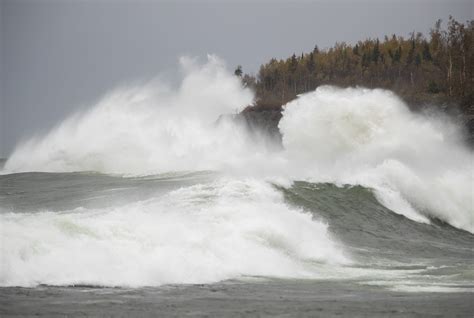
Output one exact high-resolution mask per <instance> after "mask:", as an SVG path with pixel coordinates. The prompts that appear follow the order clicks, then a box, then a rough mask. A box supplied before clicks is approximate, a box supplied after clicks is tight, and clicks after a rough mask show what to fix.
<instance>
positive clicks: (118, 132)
mask: <svg viewBox="0 0 474 318" xmlns="http://www.w3.org/2000/svg"><path fill="white" fill-rule="evenodd" d="M181 64H182V68H183V71H184V77H183V80H182V82H181V84H180V86H179V87H178V88H177V89H173V88H172V87H171V86H169V85H166V84H164V83H163V82H153V83H151V84H147V85H143V86H141V87H127V88H122V89H118V90H116V91H114V92H112V93H110V94H109V95H107V96H106V97H104V98H103V99H102V100H101V101H99V102H98V103H97V105H95V106H94V107H92V108H91V109H90V110H88V111H86V112H83V113H81V114H76V115H74V116H71V117H70V118H68V119H66V120H65V121H63V122H62V123H61V124H60V125H58V126H57V127H56V128H54V129H53V130H51V131H50V132H49V133H48V134H47V135H46V136H40V137H35V138H32V139H31V140H29V141H27V142H25V143H23V144H21V145H19V146H18V147H17V148H16V150H15V151H14V153H13V154H12V155H11V157H10V158H9V160H8V161H7V163H6V165H5V168H4V173H11V172H22V171H52V172H58V171H98V172H102V173H116V174H125V175H130V174H134V175H137V174H138V175H146V174H154V173H160V172H166V171H181V170H218V171H221V172H223V173H228V174H234V175H246V176H251V177H255V178H263V179H271V180H273V181H278V182H283V183H284V182H291V181H292V180H310V181H313V182H332V183H335V184H340V185H342V184H360V185H363V186H366V187H369V188H372V189H374V192H375V194H376V196H377V198H378V199H379V200H380V202H381V203H383V204H384V205H385V206H387V207H388V208H390V209H391V210H393V211H394V212H396V213H399V214H403V215H405V216H406V217H408V218H410V219H412V220H415V221H418V222H427V223H428V222H429V221H430V219H431V218H438V219H441V220H443V221H445V222H448V223H450V224H452V225H453V226H455V227H458V228H461V229H464V230H467V231H470V232H471V233H472V232H474V226H473V215H474V210H473V204H472V198H473V187H472V184H473V181H474V179H473V174H472V160H473V155H472V152H471V151H469V150H468V149H467V148H466V147H464V146H463V145H462V144H461V141H460V140H461V138H460V132H459V130H458V129H457V127H456V125H454V124H453V123H452V122H450V121H449V120H448V119H447V118H443V117H433V116H432V117H427V116H421V115H417V114H413V113H412V112H410V111H409V110H408V108H407V106H406V105H405V104H404V103H403V102H402V101H401V100H400V99H399V98H397V96H395V95H394V94H393V93H391V92H390V91H386V90H379V89H375V90H370V89H364V88H348V89H339V88H335V87H328V86H325V87H320V88H318V89H317V90H316V91H314V92H311V93H308V94H304V95H301V96H299V97H298V98H297V99H296V100H295V101H293V102H290V103H289V104H287V105H286V106H285V110H284V112H283V118H282V120H281V121H280V125H279V128H280V131H281V133H282V136H283V149H281V150H279V151H275V147H267V145H268V142H267V141H265V140H264V136H260V135H255V134H249V133H248V132H247V131H246V130H245V128H244V127H242V126H240V125H239V124H238V123H237V122H234V121H232V120H230V119H229V120H219V121H216V120H217V118H218V117H219V115H221V114H226V113H235V112H237V111H239V110H241V109H242V108H243V107H245V106H246V105H248V104H251V103H252V101H253V98H254V97H253V94H252V92H251V91H250V90H249V89H248V88H245V87H244V86H242V84H241V82H240V80H239V79H238V78H237V77H235V76H233V75H231V74H230V72H228V71H227V70H226V68H225V65H224V63H223V62H222V61H220V60H219V59H218V58H216V57H213V56H211V57H209V60H208V62H207V63H205V64H204V65H199V64H198V63H196V62H194V61H193V60H190V59H182V61H181Z"/></svg>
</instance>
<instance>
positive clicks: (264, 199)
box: [0, 56, 474, 291]
mask: <svg viewBox="0 0 474 318" xmlns="http://www.w3.org/2000/svg"><path fill="white" fill-rule="evenodd" d="M180 68H181V74H182V81H181V82H180V83H179V85H178V86H177V87H176V85H172V84H170V83H167V82H166V81H165V80H163V79H162V78H161V79H155V80H153V81H150V82H148V83H145V84H141V85H129V86H123V87H120V88H118V89H116V90H114V91H112V92H110V93H108V94H106V95H105V96H104V97H103V98H102V99H101V100H99V101H98V102H97V103H96V104H94V105H91V106H90V108H88V109H86V110H83V111H80V112H78V113H76V114H72V115H71V116H70V117H68V118H66V119H65V120H63V121H62V122H61V123H59V124H58V125H57V126H56V127H54V128H52V129H51V130H50V131H49V132H48V133H47V134H45V135H38V136H34V137H32V138H30V139H28V140H25V141H23V142H22V143H20V144H19V145H18V146H17V147H16V148H15V150H14V151H13V153H12V154H11V155H10V156H9V158H8V159H7V161H6V162H5V164H4V167H3V169H2V170H1V175H0V199H1V200H0V229H1V230H0V236H1V237H0V238H1V242H2V244H1V246H0V255H1V270H0V285H1V286H3V287H8V286H24V287H35V286H40V285H53V286H75V285H91V286H128V287H143V286H163V285H167V284H202V283H206V284H209V283H217V282H223V281H228V280H233V279H260V278H278V279H304V280H308V279H309V280H337V279H345V280H357V281H358V282H362V284H364V285H370V286H389V288H391V289H392V290H404V291H409V290H411V289H416V290H418V291H419V290H428V291H453V290H457V291H466V290H467V291H471V290H472V288H471V287H472V286H471V284H472V243H473V236H472V233H474V225H473V218H474V205H473V195H474V193H473V190H474V189H473V184H474V182H473V181H474V174H473V169H472V163H473V153H472V150H470V149H469V148H468V147H467V146H466V145H464V142H463V135H462V130H461V128H460V127H459V126H458V125H457V124H456V123H455V122H454V121H453V120H452V119H450V118H449V117H447V116H444V115H441V114H420V113H413V112H412V111H410V110H409V108H408V106H407V105H406V104H405V103H404V102H403V101H402V100H401V99H400V98H399V97H397V96H396V95H395V94H394V93H392V92H390V91H388V90H382V89H367V88H338V87H332V86H321V87H318V88H317V89H316V90H315V91H313V92H309V93H306V94H302V95H300V96H298V97H297V98H296V99H295V100H293V101H291V102H289V103H288V104H286V105H284V107H283V109H284V110H283V117H282V119H281V120H280V122H279V126H278V128H279V130H280V133H281V143H279V142H276V141H275V138H271V136H267V135H266V134H265V133H264V132H260V131H249V130H248V129H247V127H246V126H245V125H244V124H243V123H242V121H239V120H237V118H238V116H239V115H238V113H239V112H240V111H241V110H243V109H244V108H245V107H246V106H248V105H252V104H253V103H255V100H254V99H255V97H254V93H253V92H252V91H251V90H250V89H249V88H247V87H245V86H244V85H243V84H242V82H241V80H240V78H238V77H236V76H234V75H232V74H231V73H230V72H229V71H228V70H227V68H226V65H225V63H224V62H223V61H222V60H220V59H219V58H218V57H216V56H209V57H208V60H207V62H205V63H199V61H198V60H196V59H192V58H182V59H181V60H180ZM433 277H435V278H433Z"/></svg>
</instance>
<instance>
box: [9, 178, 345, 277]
mask: <svg viewBox="0 0 474 318" xmlns="http://www.w3.org/2000/svg"><path fill="white" fill-rule="evenodd" d="M0 221H1V225H2V231H0V239H1V242H2V244H1V245H0V255H1V272H0V274H1V275H0V285H1V286H35V285H38V284H52V285H74V284H92V285H104V286H158V285H162V284H169V283H211V282H216V281H220V280H225V279H232V278H233V279H235V278H240V277H244V276H266V277H268V276H270V277H292V278H324V277H325V273H324V271H320V269H319V267H318V266H319V265H320V264H327V265H330V266H331V267H337V265H340V264H347V263H349V262H350V260H349V259H348V257H347V256H346V255H345V253H344V251H343V248H342V247H341V246H340V245H339V244H337V243H336V242H335V241H334V240H333V239H331V238H330V235H329V234H328V230H327V225H325V224H323V223H321V222H318V221H316V220H313V219H312V215H310V214H308V213H305V212H304V211H302V210H299V209H296V208H292V207H289V206H287V205H286V204H285V203H284V202H283V198H282V194H281V193H280V192H279V191H277V190H275V189H274V188H273V187H272V186H271V185H269V184H268V183H265V182H262V181H257V180H247V179H242V180H236V179H231V180H229V179H221V180H218V181H215V182H214V183H210V184H201V185H195V186H191V187H187V188H181V189H179V190H175V191H172V192H170V193H168V194H166V195H163V196H159V197H156V198H153V199H150V200H147V201H143V202H135V203H130V204H128V205H126V206H122V207H117V208H106V209H94V210H86V209H78V210H74V211H65V212H62V213H58V212H43V213H34V214H14V213H7V214H1V215H0Z"/></svg>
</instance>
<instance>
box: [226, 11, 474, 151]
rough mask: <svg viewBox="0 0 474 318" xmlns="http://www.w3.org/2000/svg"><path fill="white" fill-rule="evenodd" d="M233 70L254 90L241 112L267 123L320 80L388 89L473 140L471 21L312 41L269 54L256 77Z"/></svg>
mask: <svg viewBox="0 0 474 318" xmlns="http://www.w3.org/2000/svg"><path fill="white" fill-rule="evenodd" d="M234 74H235V75H236V76H239V77H241V79H242V82H243V83H244V85H245V86H247V87H250V88H252V89H253V90H254V91H255V93H256V102H255V105H252V106H248V107H247V108H245V109H244V110H243V111H242V113H241V114H242V115H243V116H245V118H249V117H255V116H254V115H251V114H252V113H258V114H260V116H259V117H261V116H266V115H265V114H267V115H268V116H270V121H271V122H272V123H273V124H272V123H270V126H273V125H274V124H275V122H276V125H278V120H279V115H278V114H280V113H281V110H282V106H283V105H284V104H286V103H288V102H289V101H291V100H293V99H295V98H296V97H297V95H299V94H302V93H306V92H309V91H313V90H315V89H316V87H318V86H321V85H335V86H339V87H349V86H362V87H367V88H383V89H390V90H392V91H393V92H395V93H396V94H397V95H398V96H400V97H401V98H402V99H403V100H405V101H406V102H407V104H408V105H409V106H410V108H411V109H412V110H414V111H422V110H435V111H442V112H444V113H447V114H450V115H452V116H454V117H456V118H457V119H458V120H459V121H460V122H461V123H462V124H463V125H465V127H466V128H467V129H466V130H467V131H466V133H467V139H468V143H469V144H470V145H471V146H473V145H474V20H469V21H466V22H465V23H461V22H458V21H456V20H455V19H454V18H453V17H449V20H448V21H447V24H446V27H445V28H444V27H443V23H442V20H438V21H436V23H435V24H434V26H433V28H432V29H431V30H430V32H429V36H428V37H426V36H425V35H423V34H422V33H420V32H412V33H411V34H410V35H409V37H408V38H404V37H402V36H397V35H395V34H393V35H391V36H385V37H384V39H382V40H380V39H378V38H377V39H370V38H369V39H366V40H363V41H359V42H357V43H356V44H354V45H350V44H346V43H344V42H342V43H336V44H335V45H334V46H333V47H330V48H327V49H324V50H322V49H319V48H318V46H317V45H316V46H315V47H314V49H313V50H312V51H311V52H309V53H301V54H300V55H296V54H293V55H292V56H290V57H288V58H286V59H280V60H277V59H275V58H272V59H271V60H270V61H269V62H267V63H265V64H263V65H262V66H261V67H260V70H259V71H258V73H257V75H256V76H253V75H249V74H244V73H243V70H242V67H241V66H240V65H239V66H237V68H236V69H235V71H234ZM280 117H281V115H280ZM259 121H262V119H261V118H260V119H259ZM263 121H264V120H263ZM272 129H273V128H272Z"/></svg>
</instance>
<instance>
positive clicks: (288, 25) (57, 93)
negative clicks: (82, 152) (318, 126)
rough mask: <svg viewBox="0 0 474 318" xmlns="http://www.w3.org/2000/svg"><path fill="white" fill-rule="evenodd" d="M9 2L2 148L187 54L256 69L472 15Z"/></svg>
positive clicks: (3, 40) (0, 100) (2, 55)
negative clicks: (273, 59) (316, 49)
mask: <svg viewBox="0 0 474 318" xmlns="http://www.w3.org/2000/svg"><path fill="white" fill-rule="evenodd" d="M0 3H1V4H0V17H1V19H0V80H1V85H0V157H2V156H3V157H6V156H8V154H9V153H10V152H11V151H12V150H13V148H14V146H15V144H16V143H17V142H18V141H20V140H21V139H22V138H25V137H28V136H31V135H32V134H35V133H41V132H45V131H47V130H48V129H49V128H51V127H52V126H53V125H55V124H56V123H58V122H59V121H61V119H63V118H64V117H65V116H67V115H68V114H70V113H71V112H74V111H75V110H77V109H79V108H80V107H84V105H90V104H91V103H93V102H94V101H95V100H97V99H98V98H99V97H100V96H101V95H102V94H104V93H105V92H107V91H108V90H110V89H112V88H114V87H115V86H117V85H118V84H122V83H127V82H130V81H136V80H146V79H150V78H152V77H154V76H155V75H157V74H159V73H162V72H164V71H167V72H170V70H172V69H174V68H175V67H176V65H177V59H178V57H179V56H180V55H191V56H205V55H206V54H207V53H215V54H217V55H219V56H220V57H222V58H223V59H225V60H226V61H227V63H228V65H229V68H234V67H235V66H236V65H237V64H241V65H242V66H243V69H244V71H245V72H254V73H255V72H256V71H257V70H258V67H259V65H260V64H261V63H263V62H266V61H268V60H269V59H270V58H271V57H276V58H283V57H287V56H289V55H291V54H293V53H297V54H299V53H301V52H308V51H309V50H311V49H312V48H313V47H314V45H315V44H317V45H318V46H319V47H320V48H324V47H328V46H331V45H333V44H334V43H335V42H342V41H345V42H348V43H354V42H356V41H357V40H360V39H365V38H368V37H372V38H374V37H383V36H384V35H385V34H392V33H396V34H397V35H404V36H407V35H408V33H409V32H411V31H413V30H416V31H421V32H423V33H425V34H426V33H427V32H428V31H429V29H430V28H431V27H432V26H433V24H434V22H435V21H436V20H437V19H438V18H441V19H443V20H444V21H446V20H447V18H448V16H449V15H450V14H451V15H453V16H454V17H455V18H456V19H457V20H459V21H462V22H464V21H465V20H468V19H472V18H473V5H472V2H471V1H464V0H444V1H443V0H433V1H430V0H414V1H408V0H398V1H395V0H391V1H390V0H379V1H376V0H371V1H368V0H353V1H349V0H347V1H338V0H336V1H334V0H333V1H309V0H307V1H289V0H288V1H254V2H250V1H240V2H238V1H220V2H218V1H206V2H204V1H191V0H189V1H184V0H180V1H177V2H162V1H139V2H137V1H134V2H132V1H38V0H37V1H33V0H30V1H22V0H16V1H10V0H0Z"/></svg>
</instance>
